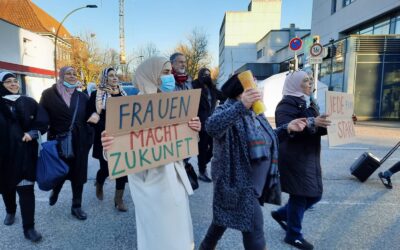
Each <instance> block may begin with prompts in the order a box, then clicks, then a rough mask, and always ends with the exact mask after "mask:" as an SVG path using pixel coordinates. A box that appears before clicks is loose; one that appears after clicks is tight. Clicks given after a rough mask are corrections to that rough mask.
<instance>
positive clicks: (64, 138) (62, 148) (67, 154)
mask: <svg viewBox="0 0 400 250" xmlns="http://www.w3.org/2000/svg"><path fill="white" fill-rule="evenodd" d="M78 107H79V95H78V100H77V101H76V106H75V111H74V115H73V117H72V122H71V126H69V130H68V132H66V133H62V134H58V135H57V136H56V140H57V149H58V155H59V156H60V158H63V159H67V160H68V159H72V158H74V157H75V154H74V148H73V146H72V130H73V128H74V123H75V118H76V113H77V111H78Z"/></svg>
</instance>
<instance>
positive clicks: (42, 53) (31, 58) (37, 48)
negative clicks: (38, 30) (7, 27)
mask: <svg viewBox="0 0 400 250" xmlns="http://www.w3.org/2000/svg"><path fill="white" fill-rule="evenodd" d="M19 35H20V41H19V42H20V48H22V49H23V50H21V64H22V65H25V66H32V67H36V68H41V69H48V70H54V59H53V58H54V43H53V41H52V40H50V39H49V38H47V37H44V36H40V35H37V34H35V33H32V32H30V31H27V30H24V29H20V34H19ZM24 39H25V40H26V42H24ZM27 39H28V40H27Z"/></svg>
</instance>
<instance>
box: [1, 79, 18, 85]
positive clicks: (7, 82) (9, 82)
mask: <svg viewBox="0 0 400 250" xmlns="http://www.w3.org/2000/svg"><path fill="white" fill-rule="evenodd" d="M13 83H17V84H18V83H19V81H18V80H17V79H15V80H7V81H5V82H4V84H13Z"/></svg>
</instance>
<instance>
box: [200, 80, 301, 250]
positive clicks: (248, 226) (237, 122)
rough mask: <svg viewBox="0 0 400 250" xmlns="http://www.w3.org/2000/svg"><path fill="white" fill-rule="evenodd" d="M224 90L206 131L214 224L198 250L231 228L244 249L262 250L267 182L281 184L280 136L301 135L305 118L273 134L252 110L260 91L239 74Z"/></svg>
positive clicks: (207, 248) (212, 244)
mask: <svg viewBox="0 0 400 250" xmlns="http://www.w3.org/2000/svg"><path fill="white" fill-rule="evenodd" d="M222 92H223V93H224V94H225V96H227V97H228V98H229V99H228V100H227V101H226V102H225V103H224V104H223V105H221V106H218V107H217V108H216V110H215V112H214V113H213V114H212V115H211V116H210V118H208V120H207V122H206V131H207V133H209V134H210V135H211V136H212V137H213V138H214V152H213V159H212V160H211V172H212V178H213V183H214V200H213V220H212V224H211V225H210V227H209V229H208V231H207V235H206V236H205V238H204V239H203V241H202V243H201V245H200V249H201V250H211V249H215V247H216V245H217V242H218V240H219V239H220V238H221V237H222V235H223V233H224V232H225V230H226V229H227V228H233V229H237V230H239V231H241V232H242V234H243V244H244V247H245V249H247V250H250V249H251V250H264V249H265V247H266V243H265V238H264V227H263V221H264V220H263V216H262V211H261V207H260V204H264V202H265V201H267V199H268V198H269V197H267V193H268V192H269V191H270V190H269V187H270V186H269V183H272V182H273V180H276V179H277V180H279V179H278V176H279V174H278V171H277V161H278V136H279V137H282V138H284V137H286V136H288V132H290V131H293V130H296V131H301V130H302V129H304V127H305V126H306V123H305V119H298V120H295V121H292V122H291V123H290V124H285V125H282V126H281V127H279V128H277V129H276V130H273V129H272V127H271V126H270V124H269V123H268V121H267V119H266V118H265V116H264V115H263V114H261V115H255V113H254V112H253V111H252V110H251V109H250V108H251V106H252V104H253V103H254V102H255V101H257V100H260V99H261V94H260V92H259V91H258V90H257V89H248V90H246V91H244V92H243V87H242V85H241V83H240V81H239V80H238V77H237V75H234V76H233V77H231V78H230V79H229V80H228V81H227V82H226V83H225V84H224V86H223V87H222ZM268 179H269V181H268ZM277 185H278V186H279V183H277ZM279 195H280V193H279Z"/></svg>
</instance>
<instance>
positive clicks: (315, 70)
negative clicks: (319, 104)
mask: <svg viewBox="0 0 400 250" xmlns="http://www.w3.org/2000/svg"><path fill="white" fill-rule="evenodd" d="M318 65H319V64H318V63H316V64H314V88H315V92H314V97H315V99H317V93H318V91H317V89H318V73H319V72H318V69H319V67H318Z"/></svg>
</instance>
